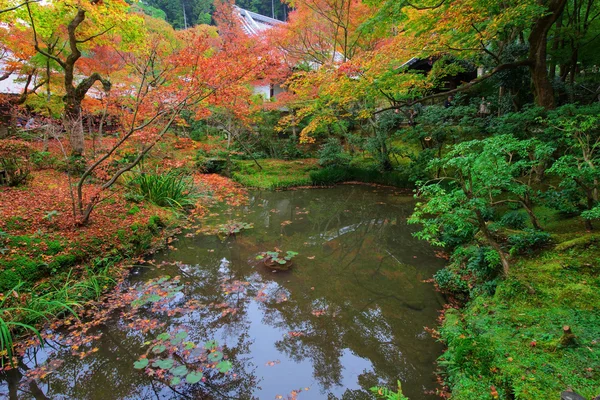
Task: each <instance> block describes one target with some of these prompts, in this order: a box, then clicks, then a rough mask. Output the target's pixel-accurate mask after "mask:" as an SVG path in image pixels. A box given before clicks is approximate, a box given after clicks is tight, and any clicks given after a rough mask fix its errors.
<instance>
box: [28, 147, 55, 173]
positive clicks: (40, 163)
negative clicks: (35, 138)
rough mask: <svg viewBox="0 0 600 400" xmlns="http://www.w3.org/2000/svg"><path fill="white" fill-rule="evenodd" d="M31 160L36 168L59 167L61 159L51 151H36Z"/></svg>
mask: <svg viewBox="0 0 600 400" xmlns="http://www.w3.org/2000/svg"><path fill="white" fill-rule="evenodd" d="M29 161H31V163H32V164H33V166H34V167H35V168H36V169H49V168H57V167H58V165H59V160H58V159H57V158H56V157H55V156H54V155H53V154H52V153H50V152H49V151H35V152H33V154H31V157H30V158H29Z"/></svg>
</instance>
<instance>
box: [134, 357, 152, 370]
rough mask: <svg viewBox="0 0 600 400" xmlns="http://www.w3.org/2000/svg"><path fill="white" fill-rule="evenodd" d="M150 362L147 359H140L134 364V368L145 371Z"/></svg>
mask: <svg viewBox="0 0 600 400" xmlns="http://www.w3.org/2000/svg"><path fill="white" fill-rule="evenodd" d="M149 363H150V361H148V359H147V358H140V359H139V360H137V361H136V362H134V363H133V368H135V369H144V368H146V367H147V366H148V364H149Z"/></svg>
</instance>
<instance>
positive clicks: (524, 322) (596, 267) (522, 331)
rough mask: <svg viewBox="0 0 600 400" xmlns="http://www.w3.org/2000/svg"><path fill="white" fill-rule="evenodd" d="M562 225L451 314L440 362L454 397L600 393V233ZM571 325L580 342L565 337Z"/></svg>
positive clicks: (591, 395)
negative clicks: (489, 289)
mask: <svg viewBox="0 0 600 400" xmlns="http://www.w3.org/2000/svg"><path fill="white" fill-rule="evenodd" d="M577 222H579V223H580V221H577ZM548 225H550V226H553V227H555V228H557V227H559V226H561V224H560V223H559V221H553V223H551V224H548ZM576 226H579V233H578V234H577V235H576V237H574V233H573V232H572V228H574V227H576ZM561 227H562V229H560V230H559V231H556V233H555V235H554V240H555V243H556V244H555V247H554V248H552V249H548V250H546V251H544V252H542V253H541V254H537V255H535V256H532V257H531V258H522V259H520V260H518V261H516V262H515V263H514V265H513V267H512V270H511V273H510V276H509V277H508V278H507V279H506V280H503V281H502V282H500V283H499V285H498V287H497V290H496V292H495V294H494V295H481V296H478V297H476V298H475V299H473V300H471V302H470V303H469V304H468V305H467V306H466V307H465V308H464V309H462V310H451V311H449V312H447V313H446V320H445V322H444V324H443V327H442V329H441V336H442V339H443V340H444V342H445V343H446V344H447V346H448V349H447V351H446V353H445V354H444V355H443V357H442V359H441V362H440V364H441V366H442V367H443V370H444V374H445V380H446V383H447V384H449V386H450V389H451V391H452V398H453V399H495V398H501V399H532V400H533V399H536V400H537V399H559V398H560V392H561V391H564V390H566V389H567V388H569V387H571V388H572V389H573V390H575V391H576V392H578V393H580V394H581V395H583V396H585V397H586V398H588V399H592V398H594V397H595V396H598V395H599V394H600V274H599V272H600V237H599V236H598V235H596V234H591V233H582V232H581V225H576V224H574V223H573V224H571V223H564V221H563V224H562V226H561ZM566 237H571V238H570V239H568V240H564V241H563V240H561V238H566ZM564 326H569V327H570V328H571V330H572V332H573V333H574V334H575V335H576V337H577V343H576V345H573V346H568V345H565V344H563V343H561V337H562V335H563V327H564ZM494 389H495V390H494ZM495 391H497V396H498V397H495V396H496V393H495Z"/></svg>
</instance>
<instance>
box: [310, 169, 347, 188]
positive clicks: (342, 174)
mask: <svg viewBox="0 0 600 400" xmlns="http://www.w3.org/2000/svg"><path fill="white" fill-rule="evenodd" d="M350 178H351V175H350V172H349V170H348V169H345V168H336V167H329V168H323V169H320V170H317V171H312V172H311V173H310V179H311V180H312V183H313V185H317V186H327V185H333V184H336V183H340V182H345V181H349V180H350Z"/></svg>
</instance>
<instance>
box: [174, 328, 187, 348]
mask: <svg viewBox="0 0 600 400" xmlns="http://www.w3.org/2000/svg"><path fill="white" fill-rule="evenodd" d="M187 336H188V333H187V332H186V331H179V332H177V334H176V335H175V337H174V338H173V339H171V344H173V345H175V346H176V345H178V344H179V343H181V342H182V341H183V339H185V338H186V337H187Z"/></svg>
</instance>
